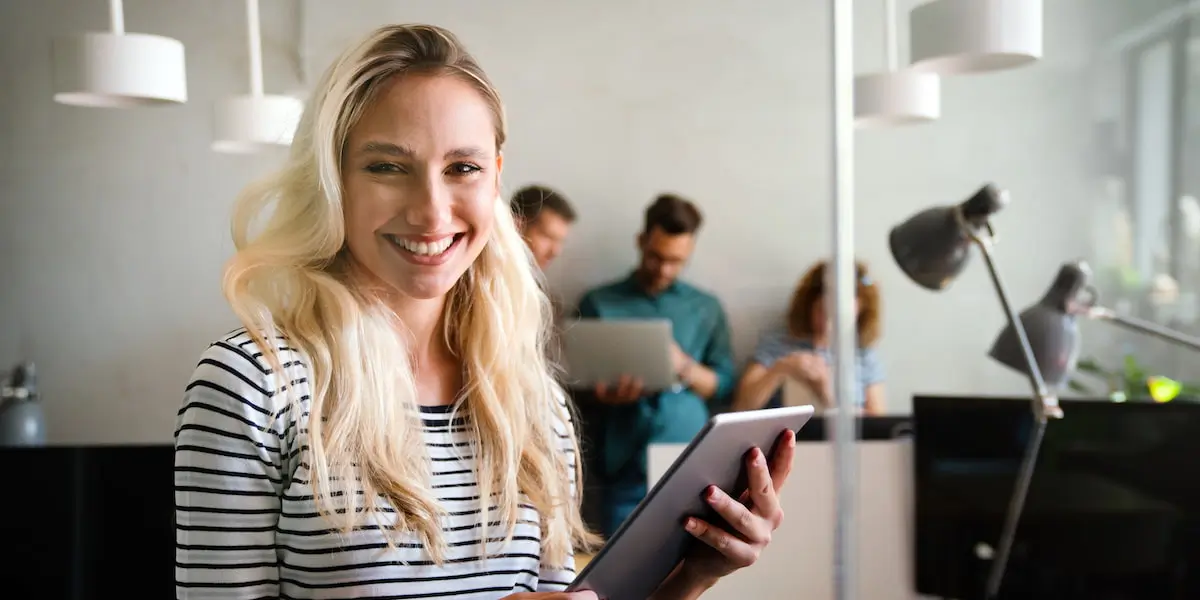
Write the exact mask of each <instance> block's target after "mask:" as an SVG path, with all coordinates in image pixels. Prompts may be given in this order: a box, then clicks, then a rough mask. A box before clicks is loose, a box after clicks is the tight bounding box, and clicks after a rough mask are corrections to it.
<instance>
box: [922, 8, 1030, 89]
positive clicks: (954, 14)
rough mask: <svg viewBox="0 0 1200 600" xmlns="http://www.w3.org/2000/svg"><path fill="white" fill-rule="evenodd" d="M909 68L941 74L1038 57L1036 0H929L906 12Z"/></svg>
mask: <svg viewBox="0 0 1200 600" xmlns="http://www.w3.org/2000/svg"><path fill="white" fill-rule="evenodd" d="M909 28H910V32H911V33H910V37H909V39H910V56H911V63H912V64H911V68H912V69H914V70H918V71H929V72H934V73H940V74H942V75H955V74H961V73H982V72H986V71H997V70H1001V69H1011V68H1013V67H1019V66H1021V65H1024V64H1026V63H1029V62H1033V61H1035V60H1038V59H1040V58H1041V57H1042V30H1043V18H1042V0H933V1H932V2H927V3H925V4H922V5H920V6H918V7H916V8H914V9H912V12H910V13H909Z"/></svg>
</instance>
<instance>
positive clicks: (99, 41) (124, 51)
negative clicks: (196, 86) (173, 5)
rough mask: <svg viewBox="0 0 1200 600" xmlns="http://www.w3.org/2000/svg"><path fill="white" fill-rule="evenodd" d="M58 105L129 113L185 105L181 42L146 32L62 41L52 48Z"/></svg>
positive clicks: (71, 37)
mask: <svg viewBox="0 0 1200 600" xmlns="http://www.w3.org/2000/svg"><path fill="white" fill-rule="evenodd" d="M52 58H53V61H54V100H55V101H56V102H59V103H61V104H69V105H75V106H90V107H102V108H131V107H135V106H146V105H165V104H182V103H184V102H187V74H186V69H185V67H184V52H183V43H181V42H180V41H178V40H175V39H171V38H168V37H163V36H160V35H150V34H145V33H121V34H117V33H99V32H90V33H84V34H81V35H73V36H68V37H61V38H57V39H55V40H54V43H53V46H52Z"/></svg>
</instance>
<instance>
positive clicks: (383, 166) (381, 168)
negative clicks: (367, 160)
mask: <svg viewBox="0 0 1200 600" xmlns="http://www.w3.org/2000/svg"><path fill="white" fill-rule="evenodd" d="M367 171H370V172H371V173H399V172H400V171H401V169H400V166H399V165H396V164H393V163H375V164H372V165H368V166H367Z"/></svg>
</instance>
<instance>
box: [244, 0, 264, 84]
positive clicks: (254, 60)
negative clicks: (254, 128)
mask: <svg viewBox="0 0 1200 600" xmlns="http://www.w3.org/2000/svg"><path fill="white" fill-rule="evenodd" d="M246 29H247V33H248V35H247V37H248V39H249V42H250V95H252V96H254V97H255V98H258V97H260V96H262V95H263V71H262V36H261V34H260V32H259V27H258V0H246Z"/></svg>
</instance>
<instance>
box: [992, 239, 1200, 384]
mask: <svg viewBox="0 0 1200 600" xmlns="http://www.w3.org/2000/svg"><path fill="white" fill-rule="evenodd" d="M1091 278H1092V271H1091V269H1090V268H1089V267H1088V265H1087V263H1086V262H1084V261H1081V260H1079V261H1074V262H1069V263H1066V264H1064V265H1063V266H1062V268H1061V269H1059V271H1058V275H1057V276H1056V277H1055V278H1054V283H1052V284H1051V285H1050V289H1049V290H1047V291H1046V295H1045V296H1043V297H1042V299H1041V300H1039V301H1038V303H1037V304H1034V305H1033V306H1030V307H1029V308H1027V309H1025V310H1024V311H1023V312H1022V313H1021V324H1022V325H1023V326H1024V328H1025V331H1026V332H1027V334H1028V336H1029V340H1030V345H1031V346H1032V347H1033V354H1034V356H1036V357H1037V363H1038V367H1039V368H1040V369H1041V371H1042V374H1043V375H1044V376H1045V378H1046V382H1047V383H1050V384H1051V385H1056V386H1058V385H1062V384H1065V383H1066V380H1067V377H1068V376H1069V375H1070V374H1071V372H1072V371H1073V370H1074V369H1075V359H1076V358H1077V356H1078V354H1079V350H1078V349H1079V345H1080V337H1079V324H1078V317H1081V316H1082V317H1086V318H1089V319H1097V320H1100V321H1107V322H1109V323H1113V324H1115V325H1119V326H1121V327H1124V328H1126V329H1130V330H1133V331H1136V332H1138V333H1142V334H1145V335H1149V336H1151V337H1154V338H1158V339H1160V340H1165V341H1168V342H1171V343H1173V344H1178V345H1180V346H1184V347H1187V348H1191V349H1192V350H1197V351H1200V339H1198V338H1195V337H1193V336H1189V335H1185V334H1182V333H1179V332H1177V331H1174V330H1171V329H1168V328H1166V327H1162V326H1160V325H1157V324H1155V323H1151V322H1149V321H1143V320H1141V319H1135V318H1132V317H1127V316H1124V315H1119V314H1117V313H1116V311H1114V310H1112V309H1109V308H1104V307H1102V306H1098V305H1097V303H1098V302H1099V299H1100V296H1099V294H1098V293H1097V292H1096V289H1095V288H1094V287H1092V286H1091ZM1016 336H1017V333H1016V331H1015V330H1014V329H1013V328H1012V327H1011V326H1009V327H1005V328H1004V330H1003V331H1001V332H1000V335H999V336H997V337H996V342H995V344H994V345H993V346H992V351H991V357H992V358H994V359H996V360H997V361H999V362H1000V363H1001V364H1004V365H1005V366H1008V367H1010V368H1012V369H1015V370H1016V371H1018V372H1021V373H1026V371H1027V369H1026V368H1025V361H1024V359H1023V358H1022V357H1021V350H1020V346H1019V343H1018V342H1017V341H1016Z"/></svg>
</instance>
